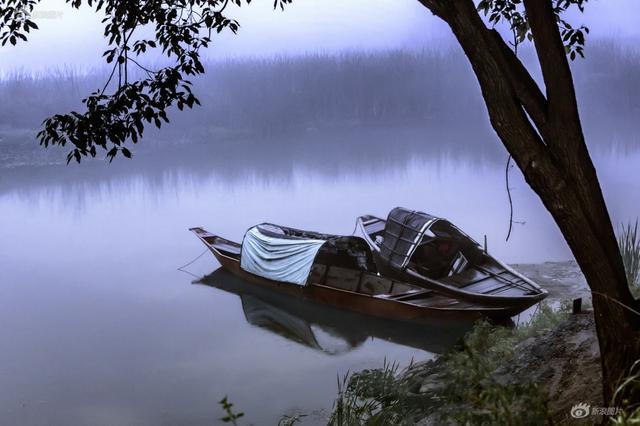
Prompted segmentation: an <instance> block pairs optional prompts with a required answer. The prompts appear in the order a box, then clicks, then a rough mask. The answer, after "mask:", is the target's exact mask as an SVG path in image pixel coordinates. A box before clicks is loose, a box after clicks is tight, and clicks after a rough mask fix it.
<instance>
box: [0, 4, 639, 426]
mask: <svg viewBox="0 0 640 426" xmlns="http://www.w3.org/2000/svg"><path fill="white" fill-rule="evenodd" d="M59 3H60V2H55V1H50V2H48V1H45V2H43V3H42V5H41V7H42V8H43V9H42V10H57V9H56V8H59V7H60V8H62V7H65V6H61V5H60V4H59ZM372 3H375V5H376V7H367V5H370V4H372ZM611 3H616V5H620V7H621V9H620V10H622V8H623V7H624V8H627V9H626V10H627V11H628V12H629V13H621V12H620V11H619V9H616V8H615V7H610V8H607V7H606V6H605V2H604V1H594V2H593V3H592V2H589V5H588V6H589V7H588V8H587V10H588V12H587V14H586V15H584V16H583V17H582V18H583V19H584V20H585V22H587V23H588V24H589V25H591V26H592V30H593V31H592V34H593V35H594V36H593V39H592V40H591V44H590V45H589V46H588V48H587V51H586V54H587V58H586V59H585V60H583V61H577V62H576V63H574V64H573V65H572V66H573V69H574V77H575V82H576V88H577V92H578V97H579V101H580V110H581V114H582V117H583V124H584V128H585V134H586V137H587V141H588V144H589V147H590V150H591V152H592V155H593V157H594V161H595V164H596V167H597V170H598V174H599V177H600V179H601V184H602V188H603V191H604V194H605V198H606V200H607V203H608V206H609V209H610V213H611V216H612V220H613V221H614V223H615V224H619V223H622V222H627V221H629V220H635V218H636V217H638V216H640V208H639V204H638V200H640V179H638V178H639V177H640V175H639V172H638V170H639V169H638V164H640V150H639V149H638V148H639V147H640V140H639V135H640V132H639V130H640V122H638V120H637V117H638V114H639V113H640V84H639V82H638V78H637V76H638V75H640V55H638V52H637V49H636V48H635V46H634V40H635V37H637V36H638V32H637V28H636V25H635V23H634V22H632V21H631V18H629V16H637V15H635V14H634V13H632V11H633V10H635V8H637V5H636V3H635V2H630V1H623V0H619V1H618V2H615V1H613V2H611ZM319 4H320V2H319V1H316V2H312V1H310V2H304V3H303V2H302V1H298V2H296V3H295V4H294V5H293V6H292V7H291V12H292V13H291V15H289V11H287V12H285V13H284V14H282V13H279V12H272V11H271V10H270V8H271V5H272V2H265V3H260V4H256V5H255V6H256V11H255V12H252V9H251V8H249V9H246V10H245V9H243V10H242V11H241V12H240V13H242V14H244V15H243V17H244V18H245V19H244V21H242V24H243V31H245V30H246V32H247V33H248V34H247V35H246V36H242V35H241V36H240V37H239V38H238V40H236V39H233V38H225V39H224V40H223V41H224V43H222V41H221V45H220V51H221V52H222V53H221V55H220V56H216V55H213V54H212V55H211V57H210V58H209V59H210V64H209V67H208V72H207V74H206V75H205V76H203V77H202V78H199V79H198V80H197V81H196V82H195V84H196V92H197V94H198V95H199V97H200V98H201V100H202V103H203V106H202V107H200V108H196V109H194V110H193V111H188V112H183V113H179V112H178V111H173V112H172V113H171V114H170V118H171V120H172V122H171V124H170V125H168V126H166V127H164V128H163V129H161V130H150V131H149V132H148V133H147V134H146V137H145V138H144V139H143V141H142V142H141V143H140V144H138V145H136V146H135V147H134V149H133V152H134V158H133V160H124V159H121V158H119V159H116V160H115V161H114V163H112V164H108V163H107V162H106V161H103V160H102V159H96V160H92V161H86V162H83V163H82V164H81V165H75V164H71V165H69V166H66V165H64V163H65V155H66V150H65V149H62V150H60V149H48V150H45V149H44V148H42V147H39V146H38V145H37V142H36V140H35V133H36V131H37V130H38V128H39V125H40V123H41V121H42V119H44V118H45V117H47V116H48V115H50V114H53V113H56V112H67V111H69V110H71V109H74V108H76V109H77V108H80V107H81V104H80V100H81V99H82V97H84V96H86V95H87V94H88V93H90V92H91V91H92V90H94V89H95V87H96V86H99V85H101V84H103V82H104V72H103V70H102V69H101V68H99V67H94V68H92V67H93V66H94V65H96V64H95V62H92V61H93V59H92V58H93V57H94V56H96V55H95V53H96V52H95V48H96V45H98V44H99V42H100V37H99V36H98V37H97V38H96V37H93V36H91V35H90V34H93V33H94V32H96V26H95V25H96V24H95V17H92V15H91V14H90V13H87V12H80V13H79V15H78V16H80V17H81V18H77V19H76V20H74V19H73V18H70V15H71V14H72V13H73V12H64V15H63V16H62V18H61V20H60V22H59V23H58V24H62V22H64V23H65V25H61V26H60V27H59V28H58V29H57V30H56V25H58V24H56V21H53V20H49V21H47V20H46V19H43V27H44V28H43V31H42V34H44V35H42V34H41V35H38V36H37V37H42V38H39V39H37V38H36V36H34V40H33V41H34V43H33V44H28V45H25V46H22V47H20V48H11V49H3V50H0V72H1V73H4V79H3V80H2V81H0V271H1V272H0V323H1V324H3V326H4V331H5V342H6V343H7V344H6V345H5V346H4V347H3V350H2V351H0V377H1V378H2V380H1V383H2V385H1V387H2V390H3V391H2V392H0V423H2V424H5V423H6V424H27V425H29V424H34V425H35V424H42V423H43V422H42V419H46V424H54V425H66V424H84V423H88V424H95V425H101V424H104V425H108V424H149V425H151V424H153V425H157V424H178V423H180V424H184V423H190V424H215V422H216V421H217V419H218V418H219V417H221V416H222V412H221V410H220V409H219V407H218V405H217V401H219V400H220V399H221V398H222V397H223V396H224V395H225V394H228V395H229V398H230V399H231V400H232V401H233V402H234V403H235V404H236V407H237V408H238V409H239V410H241V411H244V412H245V413H246V419H247V421H248V422H252V423H253V424H274V423H277V420H278V419H279V417H280V416H281V415H283V414H291V413H299V412H307V413H308V412H310V411H313V410H324V412H325V413H326V411H327V410H329V409H330V407H331V404H332V402H333V398H334V397H335V394H336V374H344V373H345V372H346V371H347V370H352V371H353V370H358V369H363V368H374V367H379V366H381V365H382V362H383V359H384V358H385V357H386V358H387V359H389V360H396V361H398V362H400V363H403V364H405V365H406V364H407V363H408V362H410V360H411V359H414V360H424V359H429V358H431V357H433V356H434V355H435V354H437V353H439V352H441V351H443V350H446V349H447V348H448V347H450V345H451V344H452V342H453V341H454V340H455V339H456V338H457V337H459V335H461V334H462V333H463V332H464V330H465V327H464V326H463V325H460V324H456V325H455V326H454V325H452V324H448V325H442V324H438V323H434V324H432V325H430V326H427V327H424V328H421V329H419V330H415V329H407V328H406V327H405V326H402V327H401V326H398V325H394V324H391V325H390V324H385V323H379V322H375V321H369V320H364V319H362V318H360V317H357V316H351V315H348V314H345V313H344V312H336V311H326V310H322V309H320V310H318V308H317V307H314V306H308V305H304V304H300V303H291V302H290V301H286V300H285V301H283V300H282V299H278V298H273V297H272V296H270V295H268V294H261V293H258V294H255V293H253V292H251V291H250V290H249V289H247V288H246V284H243V283H241V282H237V280H234V279H233V278H231V277H229V276H228V275H226V274H224V273H221V272H220V271H217V272H214V271H216V270H217V268H218V266H219V265H218V263H217V262H216V261H215V260H214V259H213V258H212V257H211V256H210V255H209V254H206V255H204V256H202V257H200V258H198V259H197V260H196V261H195V262H194V263H193V264H191V265H189V266H188V267H187V270H188V271H189V272H190V273H192V274H194V275H195V276H197V277H201V276H203V275H206V274H210V273H212V272H214V274H213V276H212V277H211V278H210V280H209V281H208V284H209V285H208V286H207V285H194V284H192V281H194V280H195V278H194V276H192V275H189V274H185V273H183V272H180V271H177V270H176V268H178V267H179V266H181V265H183V264H185V263H187V262H189V261H191V260H192V259H194V258H196V257H197V256H198V255H199V254H200V253H202V250H203V248H204V247H203V246H202V245H201V243H200V242H199V241H198V240H197V239H196V238H194V237H193V235H191V234H190V233H189V232H188V231H187V228H189V227H192V226H203V227H205V228H206V229H208V230H210V231H212V232H215V233H216V234H220V235H222V236H224V237H228V238H229V239H233V240H237V241H239V240H241V239H242V236H243V233H244V232H245V230H246V229H247V228H248V227H249V226H251V225H254V224H256V223H260V222H264V221H269V222H274V223H280V224H283V225H289V226H294V227H297V228H303V229H312V230H317V231H322V232H328V233H338V234H349V233H351V231H352V230H353V226H354V224H355V219H356V217H357V216H359V215H362V214H367V213H370V214H376V215H379V216H385V215H386V214H387V212H388V211H389V210H390V209H391V208H393V207H394V206H398V205H400V206H406V207H411V208H415V209H419V210H424V211H427V212H430V213H433V214H435V215H440V216H443V217H446V218H448V219H450V220H451V221H453V222H454V223H455V224H457V225H459V226H460V227H461V228H462V229H463V230H465V231H466V232H467V233H468V234H470V235H471V236H472V237H473V238H475V239H476V240H478V241H481V240H482V239H483V237H484V236H485V235H486V236H487V239H488V245H489V251H490V252H491V253H492V254H494V255H496V256H497V257H498V258H500V259H502V260H504V261H506V262H509V263H530V262H544V261H556V260H567V259H570V258H571V254H570V252H569V250H568V248H567V247H566V244H565V243H564V241H563V239H562V236H561V235H560V233H559V232H558V230H557V228H556V226H555V224H554V223H553V221H552V220H551V218H550V216H549V215H548V213H547V212H546V211H545V209H544V207H543V206H542V204H541V203H540V201H539V199H538V198H537V196H536V195H535V194H534V193H533V192H532V191H531V190H530V189H529V187H528V186H527V184H526V183H525V182H524V180H523V178H522V175H521V173H520V172H519V171H518V170H517V169H516V168H513V169H511V170H510V171H509V179H510V188H511V190H512V196H513V199H514V219H515V220H516V221H517V222H518V223H516V224H515V225H514V230H513V235H512V237H511V239H510V240H509V241H508V242H507V241H505V236H506V233H507V227H508V218H509V204H508V201H507V194H506V189H505V188H506V182H505V165H506V160H507V154H506V152H505V150H504V148H503V147H502V145H501V144H500V142H499V140H497V139H496V137H495V135H494V133H493V131H492V129H491V128H490V126H489V123H488V120H487V117H486V110H485V107H484V104H483V102H482V99H481V97H480V93H479V89H478V87H477V82H476V81H475V79H474V76H473V75H472V73H471V70H470V67H469V65H468V64H467V62H466V60H465V58H464V56H463V55H462V54H461V52H460V51H459V49H458V48H456V47H455V46H453V45H451V44H450V39H449V35H448V33H446V32H444V30H443V29H442V28H441V27H440V26H439V25H440V24H438V23H437V21H436V20H435V19H434V18H433V17H432V16H431V15H430V14H428V13H427V12H426V11H425V10H424V9H423V8H422V7H420V6H417V2H403V3H396V2H390V1H387V2H385V1H381V0H380V1H376V2H367V3H366V4H365V3H364V0H362V1H354V2H352V3H350V2H336V5H335V7H332V8H326V7H324V8H323V7H320V6H319ZM323 4H324V3H323ZM607 4H608V3H607ZM47 8H48V9H47ZM590 8H591V9H590ZM65 10H67V11H68V9H65ZM361 10H367V12H368V13H366V14H363V13H360V12H359V11H361ZM369 12H370V13H369ZM265 16H269V17H271V16H274V17H275V18H274V22H275V23H272V22H270V21H268V20H267V19H266V18H265ZM67 19H70V20H67ZM85 19H88V21H85ZM614 21H615V22H616V23H617V24H616V25H613V24H611V22H614ZM350 22H353V25H352V26H349V25H348V24H349V23H350ZM72 24H73V25H72ZM76 24H77V25H76ZM289 24H291V25H289ZM293 24H295V25H293ZM74 25H75V27H74ZM384 25H387V26H386V27H385V28H386V30H385V31H386V32H388V34H387V33H386V32H385V34H384V35H379V36H375V37H374V35H376V34H377V33H379V32H380V29H379V28H380V27H381V26H384ZM47 31H50V32H49V33H47ZM51 31H53V33H55V34H58V36H59V37H58V39H56V40H54V39H52V38H51V34H52V33H51ZM56 31H58V32H57V33H56ZM341 31H342V32H341ZM327 33H330V34H331V36H325V35H326V34H327ZM47 34H49V36H48V37H47V36H46V35H47ZM79 34H81V35H82V37H77V36H78V35H79ZM98 34H99V31H98ZM72 36H73V37H76V38H77V39H78V40H79V41H78V44H74V45H73V48H70V49H68V50H69V52H70V53H69V54H68V55H67V56H65V55H66V54H59V52H57V53H53V52H55V49H56V47H55V46H56V44H55V43H58V42H64V41H65V40H67V41H68V40H69V37H72ZM243 37H244V38H243ZM46 38H48V39H46ZM415 40H418V41H417V44H418V46H419V47H418V48H415V46H414V45H413V42H414V41H415ZM231 43H235V44H233V47H232V45H231ZM23 48H24V49H23ZM21 49H22V50H21ZM274 54H277V55H275V56H274ZM56 55H57V56H56ZM92 55H93V56H92ZM523 55H524V60H525V61H526V62H527V63H530V62H531V59H532V58H531V55H532V52H531V51H530V50H527V49H525V50H524V52H523ZM98 56H99V54H98V55H97V56H96V57H98ZM258 56H261V57H258ZM6 58H10V59H9V60H6ZM64 64H68V65H70V67H69V68H67V69H63V70H62V71H61V70H60V69H57V70H56V69H54V68H55V67H56V66H58V65H59V66H63V65H64ZM21 67H22V70H20V71H16V69H20V68H21ZM39 67H40V68H39ZM36 71H38V72H40V71H42V72H41V73H40V74H38V75H34V74H33V72H36ZM535 73H536V72H535V70H534V74H535ZM363 324H366V326H363ZM317 417H318V416H315V415H312V416H310V417H309V418H310V419H311V420H309V422H308V423H311V424H313V422H314V421H316V420H318V418H317ZM314 419H315V420H314ZM305 424H306V423H305Z"/></svg>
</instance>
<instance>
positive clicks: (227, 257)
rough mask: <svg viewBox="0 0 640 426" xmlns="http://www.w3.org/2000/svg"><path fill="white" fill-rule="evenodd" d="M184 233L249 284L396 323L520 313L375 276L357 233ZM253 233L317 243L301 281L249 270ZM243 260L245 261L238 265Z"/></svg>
mask: <svg viewBox="0 0 640 426" xmlns="http://www.w3.org/2000/svg"><path fill="white" fill-rule="evenodd" d="M190 231H192V232H193V233H194V234H195V235H196V236H197V237H198V238H199V239H200V240H201V241H202V242H203V243H204V244H205V245H206V246H207V247H208V248H209V250H210V251H211V252H212V253H213V255H214V256H215V258H216V259H217V260H218V261H219V262H220V264H221V265H222V267H223V268H225V269H226V270H227V271H229V272H231V273H232V274H233V275H235V276H237V277H239V278H242V279H243V280H245V281H247V282H249V283H251V284H253V285H255V286H259V287H263V288H267V289H270V290H271V291H276V292H281V293H284V294H288V295H291V296H294V297H297V298H301V299H305V300H309V301H313V302H316V303H320V304H325V305H329V306H333V307H336V308H339V309H345V310H350V311H353V312H357V313H360V314H365V315H370V316H374V317H379V318H385V319H393V320H402V321H424V320H428V319H433V318H439V319H457V320H460V319H463V320H475V319H478V318H482V317H484V318H490V319H495V320H503V319H506V318H509V317H511V316H514V315H516V314H518V313H519V312H521V311H522V307H521V306H520V305H518V306H514V305H510V304H501V305H495V304H488V303H482V302H478V301H474V300H470V299H461V298H457V297H451V296H449V295H446V294H442V293H440V292H437V291H434V290H433V289H427V288H421V287H420V286H419V285H415V284H410V283H407V282H406V281H405V280H403V279H400V278H393V277H387V276H384V275H380V274H379V273H378V272H377V269H376V265H375V263H374V261H373V256H372V253H371V250H370V249H369V247H368V245H367V243H366V242H365V241H364V240H363V239H362V238H359V237H354V236H335V235H325V234H318V233H315V232H310V231H302V230H298V229H294V228H288V227H283V226H278V225H272V224H262V225H257V226H255V227H252V228H250V229H249V231H247V233H246V234H245V237H244V240H243V244H239V243H237V242H234V241H230V240H227V239H225V238H222V237H220V236H217V235H215V234H212V233H209V232H207V231H205V230H204V229H202V228H191V229H190ZM256 234H260V235H266V236H268V237H270V238H275V237H280V240H278V241H280V242H285V243H286V241H289V242H292V244H295V243H298V242H299V241H301V242H304V241H305V240H313V241H318V245H319V248H318V249H317V251H316V254H315V255H314V256H313V258H312V259H311V267H310V268H309V269H308V275H306V276H305V277H304V282H297V283H293V282H289V281H287V280H290V279H291V277H290V276H288V275H286V274H287V273H288V271H286V270H284V269H286V268H284V269H283V268H272V269H273V271H268V270H265V271H262V272H258V273H255V271H254V272H250V271H251V268H250V266H251V264H250V260H251V256H250V255H249V254H250V253H251V251H250V249H251V247H252V246H251V244H253V243H254V242H255V241H254V240H253V238H254V237H255V235H256ZM243 245H244V247H243ZM268 249H269V250H270V249H272V248H268ZM274 253H275V250H274V251H272V252H270V251H267V252H265V254H264V256H265V257H270V256H272V255H273V254H274ZM274 261H275V260H274ZM243 262H244V263H246V265H244V264H243V265H242V266H241V263H243ZM254 266H255V265H254ZM280 266H281V265H280ZM297 266H299V265H297ZM297 266H296V268H297ZM289 269H295V268H293V267H291V268H289ZM296 270H300V268H298V269H296ZM274 274H284V275H282V276H283V277H285V278H282V279H280V278H278V279H274V278H273V276H274Z"/></svg>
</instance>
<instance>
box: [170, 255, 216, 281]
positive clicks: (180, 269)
mask: <svg viewBox="0 0 640 426" xmlns="http://www.w3.org/2000/svg"><path fill="white" fill-rule="evenodd" d="M208 251H209V249H204V251H203V252H202V253H200V254H199V255H198V256H197V257H196V258H194V259H193V260H191V261H190V262H188V263H185V264H184V265H182V266H180V267H179V268H177V270H178V271H180V272H184V273H185V274H189V275H191V276H192V277H195V278H202V277H200V276H198V275H196V274H194V273H192V272H189V271H187V270H186V269H184V268H186V267H187V266H189V265H191V264H193V262H195V261H196V260H198V259H200V258H201V257H202V256H204V254H205V253H206V252H208Z"/></svg>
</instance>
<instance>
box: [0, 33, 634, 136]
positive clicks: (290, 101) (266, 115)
mask: <svg viewBox="0 0 640 426" xmlns="http://www.w3.org/2000/svg"><path fill="white" fill-rule="evenodd" d="M524 55H525V59H524V60H525V62H526V60H527V58H526V55H527V52H526V51H525V53H524ZM468 67H469V65H468V63H467V61H466V59H465V57H464V56H463V54H462V52H460V51H459V50H457V49H454V48H450V49H441V50H436V49H434V50H425V51H422V52H406V51H389V52H376V53H345V54H336V55H324V54H315V55H305V56H298V57H274V58H271V59H239V60H229V61H226V62H217V63H212V64H208V65H207V69H208V70H209V71H208V72H207V73H206V74H204V75H203V76H201V77H199V78H198V79H197V80H195V81H194V84H195V89H196V90H195V91H196V92H197V93H198V95H199V97H200V100H201V101H202V106H201V107H196V108H195V109H194V110H193V111H191V112H190V113H189V114H179V113H176V114H170V118H171V119H172V121H173V123H172V125H170V126H167V127H163V128H162V130H161V131H160V132H157V131H156V132H152V133H151V134H155V136H156V137H158V136H162V137H163V138H164V137H169V138H174V137H181V138H187V139H189V138H191V139H193V140H195V141H198V140H205V139H210V138H211V137H216V136H219V135H220V134H221V133H225V132H229V133H230V134H232V135H233V134H240V135H245V136H252V135H263V136H277V135H279V134H283V133H288V132H291V131H296V130H300V129H315V128H321V127H323V126H336V125H349V126H358V125H367V126H368V125H389V124H392V125H404V124H411V125H414V124H419V125H424V126H437V127H438V128H440V129H443V130H444V129H446V128H447V126H454V124H453V123H455V122H458V123H459V120H460V119H461V118H462V119H464V121H465V126H466V128H467V129H466V130H467V131H473V130H476V131H478V132H482V133H483V134H490V130H488V128H487V123H486V110H485V106H484V104H483V101H482V97H481V94H480V92H479V89H478V87H477V83H476V81H475V78H474V76H473V75H472V73H470V72H469V70H468ZM573 67H574V77H575V80H576V86H577V92H578V99H579V102H580V107H581V112H582V115H583V121H584V125H585V128H586V131H587V133H588V134H590V136H591V137H590V141H591V142H592V143H594V142H595V143H598V144H600V143H602V144H604V145H606V144H609V143H611V142H618V143H622V144H630V143H633V144H635V143H636V141H633V140H629V138H630V137H634V136H632V135H634V134H636V135H637V134H638V130H640V129H639V127H640V124H638V122H637V120H635V119H629V117H637V115H638V113H640V85H638V84H637V76H638V75H640V54H638V52H637V51H631V50H628V49H624V48H621V47H619V46H616V45H615V44H614V43H613V42H597V43H595V44H594V45H593V46H591V47H590V54H589V55H588V56H587V58H586V59H585V60H584V61H579V62H576V63H574V64H573ZM103 80H104V73H102V72H100V70H97V69H95V70H88V71H84V72H82V71H79V70H73V69H69V68H66V69H58V70H53V71H51V72H50V73H47V74H37V75H30V74H27V73H20V72H16V73H12V74H9V75H7V76H5V78H4V79H3V80H1V81H0V135H1V134H2V133H3V131H4V132H6V131H7V129H34V130H35V129H37V128H39V126H40V123H41V122H42V120H43V119H44V118H46V117H47V116H50V115H52V114H54V113H56V112H61V111H68V110H73V109H81V108H82V105H81V104H80V102H79V100H80V99H82V96H83V95H84V94H86V93H88V92H90V91H92V90H95V88H97V87H98V86H100V85H101V84H102V83H103ZM452 131H455V129H452ZM34 134H35V132H34ZM635 137H636V138H637V136H635ZM208 141H211V140H208Z"/></svg>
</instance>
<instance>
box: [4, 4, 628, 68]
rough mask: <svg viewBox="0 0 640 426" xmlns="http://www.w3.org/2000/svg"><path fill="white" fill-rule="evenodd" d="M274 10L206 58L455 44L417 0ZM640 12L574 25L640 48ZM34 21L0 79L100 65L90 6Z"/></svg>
mask: <svg viewBox="0 0 640 426" xmlns="http://www.w3.org/2000/svg"><path fill="white" fill-rule="evenodd" d="M272 6H273V0H254V1H253V2H252V4H251V5H249V6H248V7H243V8H241V9H237V8H234V9H233V13H231V15H232V16H234V17H236V18H237V19H238V20H239V21H240V24H241V26H242V27H241V29H240V33H239V35H237V36H232V35H229V36H223V37H221V38H220V39H219V41H218V42H217V43H215V46H213V47H211V48H210V49H209V51H208V52H207V55H208V56H209V57H212V58H226V57H247V56H248V57H251V56H272V55H277V54H301V53H305V52H329V53H331V52H340V51H353V50H369V51H370V50H381V49H382V50H386V49H400V48H402V49H422V48H429V47H432V46H434V47H439V46H442V45H447V44H449V43H452V41H453V38H452V36H451V34H450V32H449V30H448V28H447V27H446V26H445V25H444V24H442V22H441V21H440V20H439V19H437V18H435V17H434V16H433V15H431V13H430V12H429V11H427V10H426V9H425V8H424V7H423V6H421V5H420V4H419V3H418V2H417V1H416V0H340V1H331V2H329V1H327V0H294V3H293V4H292V5H290V6H289V7H288V8H286V10H285V12H280V11H279V10H277V11H274V10H273V7H272ZM639 13H640V0H591V1H590V2H589V3H588V4H587V11H586V13H585V14H584V15H581V14H578V13H576V14H574V16H572V19H571V22H573V23H575V24H580V23H585V24H587V25H588V26H590V28H591V30H592V31H591V37H592V38H603V37H613V38H616V39H618V40H620V41H621V42H622V43H635V42H637V41H638V40H640V28H639V25H638V14H639ZM34 20H35V21H36V23H37V24H38V25H39V26H40V30H39V31H36V32H35V33H33V34H32V35H31V37H30V40H29V42H28V43H21V44H19V45H18V46H17V47H9V46H5V47H3V48H0V73H6V72H8V71H11V70H15V69H25V70H36V71H40V70H47V69H52V68H63V67H65V66H71V67H74V68H83V67H90V66H95V65H100V64H102V62H101V54H102V51H103V50H104V48H105V42H104V40H103V37H102V25H101V24H100V18H99V16H97V15H95V14H94V13H93V12H92V10H91V9H89V8H88V7H87V6H83V7H82V8H81V9H80V10H75V9H72V8H71V7H69V6H68V5H66V4H65V2H64V0H44V1H43V2H42V3H40V4H39V5H38V6H37V9H36V12H35V16H34Z"/></svg>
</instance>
